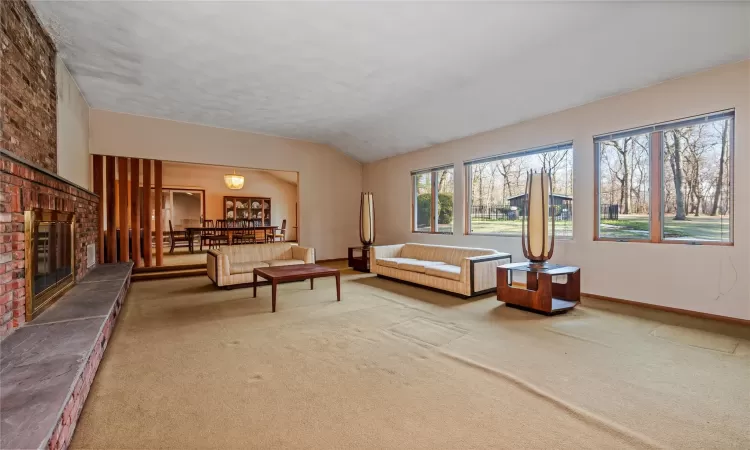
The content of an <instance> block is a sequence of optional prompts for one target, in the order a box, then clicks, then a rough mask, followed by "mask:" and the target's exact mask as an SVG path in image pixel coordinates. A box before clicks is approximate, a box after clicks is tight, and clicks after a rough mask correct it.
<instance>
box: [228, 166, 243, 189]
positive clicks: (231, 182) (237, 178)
mask: <svg viewBox="0 0 750 450" xmlns="http://www.w3.org/2000/svg"><path fill="white" fill-rule="evenodd" d="M224 184H226V185H227V187H228V188H229V189H242V186H244V185H245V177H244V176H242V175H237V172H236V171H235V170H232V173H231V174H227V175H224Z"/></svg>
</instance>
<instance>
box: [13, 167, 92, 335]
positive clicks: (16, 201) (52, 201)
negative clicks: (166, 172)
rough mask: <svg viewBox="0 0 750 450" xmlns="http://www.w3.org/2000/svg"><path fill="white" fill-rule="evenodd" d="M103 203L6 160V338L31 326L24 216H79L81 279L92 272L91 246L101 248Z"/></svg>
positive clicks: (77, 237)
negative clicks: (46, 212)
mask: <svg viewBox="0 0 750 450" xmlns="http://www.w3.org/2000/svg"><path fill="white" fill-rule="evenodd" d="M98 204H99V197H97V196H96V195H94V194H92V193H90V192H88V191H85V190H83V189H80V188H77V187H75V186H73V185H71V184H68V183H66V182H64V181H61V180H60V179H58V178H56V177H54V176H51V175H49V174H47V173H45V172H42V171H40V170H37V169H34V168H33V167H31V166H29V165H27V164H24V163H21V162H18V161H17V160H15V159H14V158H11V157H9V156H6V155H3V154H0V337H2V336H4V335H7V334H9V333H10V332H11V331H12V330H13V329H14V328H17V327H19V326H21V325H23V323H24V322H25V319H24V317H25V316H24V314H25V312H26V291H25V286H26V284H25V253H24V233H23V226H24V211H28V210H30V209H33V208H44V209H52V210H57V211H65V212H74V213H75V215H76V229H75V262H76V267H75V270H76V279H78V280H80V279H81V278H83V276H84V275H85V274H86V273H87V272H88V269H87V268H86V246H88V245H89V244H93V243H95V242H96V238H97V226H98Z"/></svg>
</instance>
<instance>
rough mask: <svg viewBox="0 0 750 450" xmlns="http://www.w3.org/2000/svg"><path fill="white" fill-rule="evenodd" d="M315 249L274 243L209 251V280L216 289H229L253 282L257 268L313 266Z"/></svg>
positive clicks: (207, 259) (293, 244)
mask: <svg viewBox="0 0 750 450" xmlns="http://www.w3.org/2000/svg"><path fill="white" fill-rule="evenodd" d="M314 262H315V249H313V248H306V247H300V246H298V245H297V244H295V243H292V242H279V243H274V244H249V245H226V246H224V247H221V248H220V249H218V250H209V252H208V255H207V257H206V265H207V269H208V277H209V278H210V279H211V281H213V282H214V284H215V285H217V286H222V287H229V286H235V285H240V284H247V283H252V282H253V269H255V268H256V267H269V266H288V265H292V264H312V263H314Z"/></svg>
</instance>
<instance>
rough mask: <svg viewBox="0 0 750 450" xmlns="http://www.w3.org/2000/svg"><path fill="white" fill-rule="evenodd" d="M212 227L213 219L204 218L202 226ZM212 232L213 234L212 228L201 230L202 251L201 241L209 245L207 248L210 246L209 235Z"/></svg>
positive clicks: (201, 247)
mask: <svg viewBox="0 0 750 450" xmlns="http://www.w3.org/2000/svg"><path fill="white" fill-rule="evenodd" d="M213 227H214V221H213V219H206V220H204V221H203V228H213ZM214 234H215V232H214V230H201V233H200V238H201V245H200V249H201V251H203V243H206V244H207V245H208V246H209V248H211V236H212V235H214Z"/></svg>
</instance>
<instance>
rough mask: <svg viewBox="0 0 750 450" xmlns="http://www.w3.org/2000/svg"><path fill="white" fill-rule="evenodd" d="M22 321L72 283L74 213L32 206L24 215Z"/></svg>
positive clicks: (37, 311) (73, 277)
mask: <svg viewBox="0 0 750 450" xmlns="http://www.w3.org/2000/svg"><path fill="white" fill-rule="evenodd" d="M24 230H25V237H26V242H25V244H26V245H25V249H26V320H27V321H30V320H31V319H33V318H34V317H36V316H38V315H39V313H41V312H42V311H43V310H44V309H45V308H47V307H49V306H50V305H51V304H52V303H54V302H55V300H57V298H58V297H60V295H62V293H64V292H65V291H66V290H67V289H69V288H70V287H71V286H73V284H75V252H74V248H75V247H74V236H75V234H74V231H75V215H74V214H72V213H66V212H61V211H51V210H42V209H36V210H32V211H26V214H25V227H24Z"/></svg>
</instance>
